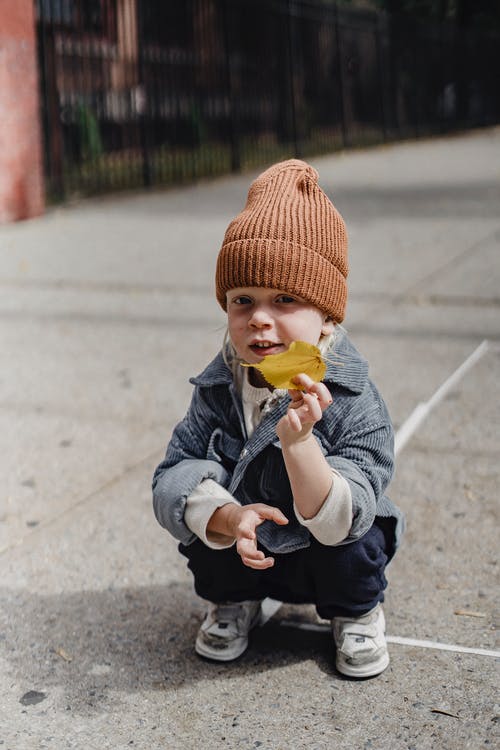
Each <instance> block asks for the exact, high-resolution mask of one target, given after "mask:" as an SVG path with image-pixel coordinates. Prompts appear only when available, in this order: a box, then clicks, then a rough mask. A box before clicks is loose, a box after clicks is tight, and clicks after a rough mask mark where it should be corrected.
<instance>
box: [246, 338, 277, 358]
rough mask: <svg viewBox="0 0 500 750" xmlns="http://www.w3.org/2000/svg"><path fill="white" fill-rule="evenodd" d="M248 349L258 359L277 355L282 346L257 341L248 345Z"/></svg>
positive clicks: (270, 342)
mask: <svg viewBox="0 0 500 750" xmlns="http://www.w3.org/2000/svg"><path fill="white" fill-rule="evenodd" d="M249 348H250V349H251V350H252V352H253V353H254V354H256V355H257V356H258V357H266V356H267V355H268V354H278V352H280V351H282V349H283V344H277V343H276V342H273V341H258V342H255V343H253V344H250V346H249Z"/></svg>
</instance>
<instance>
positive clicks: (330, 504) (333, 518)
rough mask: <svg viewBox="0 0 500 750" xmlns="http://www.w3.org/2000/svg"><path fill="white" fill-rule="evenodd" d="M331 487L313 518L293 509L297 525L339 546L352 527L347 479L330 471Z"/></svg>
mask: <svg viewBox="0 0 500 750" xmlns="http://www.w3.org/2000/svg"><path fill="white" fill-rule="evenodd" d="M332 477H333V482H332V487H331V489H330V492H329V493H328V496H327V498H326V500H325V502H324V503H323V505H322V506H321V508H320V509H319V511H318V512H317V513H316V515H315V516H314V517H313V518H308V519H306V518H303V517H302V516H301V514H300V512H299V510H298V508H297V506H296V505H295V503H294V504H293V509H294V511H295V515H296V516H297V519H298V521H299V523H301V524H302V526H305V527H306V529H308V530H309V531H310V532H311V534H312V535H313V537H314V538H315V539H317V540H318V542H320V543H321V544H326V545H330V546H332V545H334V544H340V542H343V541H344V539H345V538H346V537H347V536H349V532H350V530H351V526H352V495H351V489H350V487H349V483H348V482H347V479H344V477H343V476H342V475H341V474H339V473H338V472H337V471H335V470H334V469H332ZM206 481H211V480H206Z"/></svg>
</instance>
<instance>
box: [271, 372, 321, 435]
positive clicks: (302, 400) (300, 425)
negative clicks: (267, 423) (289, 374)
mask: <svg viewBox="0 0 500 750" xmlns="http://www.w3.org/2000/svg"><path fill="white" fill-rule="evenodd" d="M294 382H295V383H297V385H301V386H302V387H303V388H305V390H304V391H298V390H297V391H295V390H290V391H288V393H289V394H290V398H291V399H292V401H291V403H290V406H289V407H288V411H287V413H286V414H285V415H284V416H283V417H281V419H280V421H279V422H278V424H277V426H276V433H277V435H278V437H279V439H280V441H281V443H282V444H284V445H290V444H292V443H297V442H300V441H301V440H305V439H307V438H308V437H309V435H310V434H311V432H312V429H313V427H314V425H315V424H316V422H319V420H320V419H321V417H322V416H323V412H324V411H325V409H326V408H327V407H328V406H330V404H331V403H332V396H331V393H330V391H329V390H328V388H327V387H326V385H325V384H324V383H316V382H314V380H312V378H310V377H309V375H305V374H304V373H301V374H300V375H297V376H296V377H295V378H294Z"/></svg>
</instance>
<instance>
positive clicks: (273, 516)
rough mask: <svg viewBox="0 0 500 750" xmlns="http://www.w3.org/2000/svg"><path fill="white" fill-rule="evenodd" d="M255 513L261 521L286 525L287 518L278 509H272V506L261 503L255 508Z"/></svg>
mask: <svg viewBox="0 0 500 750" xmlns="http://www.w3.org/2000/svg"><path fill="white" fill-rule="evenodd" d="M256 511H257V513H258V514H259V516H260V517H261V518H262V519H266V520H268V521H273V522H274V523H277V524H280V525H281V526H283V525H284V524H287V523H288V518H287V517H286V516H285V515H284V514H283V513H282V512H281V511H280V509H279V508H273V506H272V505H265V504H264V503H261V504H259V505H257V506H256Z"/></svg>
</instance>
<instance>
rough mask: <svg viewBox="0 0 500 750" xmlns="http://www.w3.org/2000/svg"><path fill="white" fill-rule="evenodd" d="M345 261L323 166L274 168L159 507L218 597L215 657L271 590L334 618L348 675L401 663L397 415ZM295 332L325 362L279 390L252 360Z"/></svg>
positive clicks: (258, 187) (242, 638)
mask: <svg viewBox="0 0 500 750" xmlns="http://www.w3.org/2000/svg"><path fill="white" fill-rule="evenodd" d="M347 272H348V264H347V234H346V229H345V225H344V221H343V219H342V217H341V216H340V214H339V213H338V211H337V210H336V209H335V207H334V206H333V204H332V203H331V202H330V200H329V199H328V197H327V196H326V195H325V193H324V192H323V191H322V189H321V188H320V187H319V185H318V174H317V172H316V171H315V170H314V169H313V168H312V167H311V166H310V165H308V164H306V163H305V162H303V161H299V160H297V159H291V160H289V161H284V162H281V163H279V164H275V165H274V166H272V167H270V168H269V169H268V170H267V171H265V172H264V173H263V174H261V175H260V177H258V178H257V179H256V180H255V181H254V182H253V183H252V185H251V186H250V190H249V193H248V199H247V202H246V205H245V208H244V209H243V211H242V212H241V213H240V214H239V215H238V216H237V217H236V218H235V219H234V220H233V221H232V222H231V223H230V225H229V227H228V229H227V231H226V234H225V237H224V241H223V244H222V248H221V250H220V253H219V256H218V259H217V268H216V295H217V300H218V302H219V304H220V305H221V306H222V308H223V309H224V310H225V311H226V312H227V321H228V333H227V337H226V340H225V342H224V345H223V348H222V351H221V352H219V354H218V355H217V356H216V357H215V359H214V360H213V361H212V362H211V363H210V364H209V365H208V366H207V367H206V369H205V370H204V371H203V372H202V373H201V374H200V375H198V376H197V377H196V378H193V379H192V380H191V382H192V384H193V385H194V392H193V396H192V401H191V404H190V407H189V410H188V412H187V414H186V416H185V417H184V419H183V420H182V421H181V422H180V423H179V424H178V425H177V426H176V428H175V429H174V432H173V434H172V438H171V440H170V443H169V445H168V448H167V452H166V456H165V459H164V461H162V463H161V464H160V465H159V466H158V468H157V469H156V472H155V475H154V478H153V501H154V509H155V514H156V517H157V519H158V521H159V523H160V524H161V525H162V526H164V527H165V528H167V529H168V530H169V531H170V532H171V534H173V536H174V537H175V538H176V539H178V540H179V541H180V546H179V550H180V552H181V553H182V554H183V555H184V556H185V557H186V558H187V560H188V566H189V568H190V570H191V571H192V573H193V576H194V585H195V589H196V592H197V593H198V594H199V596H201V597H203V598H204V599H206V600H208V602H209V606H208V612H207V615H206V617H205V619H204V621H203V623H202V625H201V628H200V630H199V632H198V636H197V638H196V644H195V649H196V651H197V653H198V654H200V655H201V656H203V657H206V658H209V659H214V660H217V661H230V660H232V659H235V658H237V657H238V656H240V655H241V654H242V653H243V652H244V651H245V649H246V648H247V646H248V639H249V633H250V631H251V629H252V628H253V627H254V626H256V625H257V624H258V623H259V619H260V615H261V602H262V600H263V599H265V598H266V597H272V598H274V599H278V600H280V601H284V602H290V603H310V604H314V605H315V606H316V610H317V612H318V615H319V616H320V617H321V618H325V619H328V620H331V622H332V634H333V639H334V642H335V647H336V651H335V653H336V657H335V658H336V667H337V669H338V671H339V672H341V673H342V674H344V675H347V676H349V677H358V678H364V677H371V676H374V675H377V674H379V673H381V672H382V671H383V670H384V669H385V668H386V667H387V665H388V664H389V655H388V651H387V645H386V641H385V634H384V633H385V622H384V614H383V611H382V607H381V602H382V601H383V598H384V589H385V588H386V586H387V581H386V578H385V574H384V571H385V567H386V565H387V563H388V561H389V560H390V559H391V557H392V556H393V554H394V551H395V549H396V547H397V545H398V543H399V539H400V535H401V530H402V526H403V518H402V515H401V513H400V511H399V510H398V509H397V508H396V507H395V506H394V505H393V504H392V503H391V501H390V500H389V499H388V498H387V497H386V496H385V494H384V492H385V489H386V487H387V485H388V483H389V481H390V479H391V475H392V470H393V460H394V457H393V430H392V425H391V421H390V418H389V415H388V413H387V409H386V406H385V404H384V402H383V400H382V398H381V397H380V395H379V393H378V391H377V389H376V388H375V386H374V385H373V383H372V382H371V380H370V379H369V377H368V364H367V362H366V360H365V359H364V358H363V357H362V356H361V355H360V354H359V353H358V351H357V350H356V349H355V347H354V346H353V344H352V343H351V342H350V341H349V338H348V337H347V335H346V333H345V331H344V329H342V328H341V327H340V324H341V322H342V320H343V318H344V312H345V306H346V300H347V284H346V277H347ZM293 341H304V342H307V343H309V344H314V345H317V346H318V347H319V348H320V350H321V352H322V354H323V357H324V360H325V362H326V365H327V371H326V375H325V377H324V379H323V382H321V383H316V382H314V381H313V380H312V379H311V378H310V377H309V376H308V375H307V374H305V373H297V375H296V377H295V378H294V380H293V383H294V384H295V385H296V386H297V388H296V389H291V390H288V391H286V390H278V389H273V388H272V387H271V386H270V385H269V384H268V383H267V382H266V381H265V380H264V378H263V377H262V375H261V374H260V372H259V370H258V369H256V368H255V367H251V365H257V364H259V363H260V362H262V360H263V358H264V357H265V356H268V355H273V354H280V353H283V352H286V351H287V350H288V348H289V346H290V344H291V343H292V342H293ZM242 363H245V364H247V365H250V367H242Z"/></svg>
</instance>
